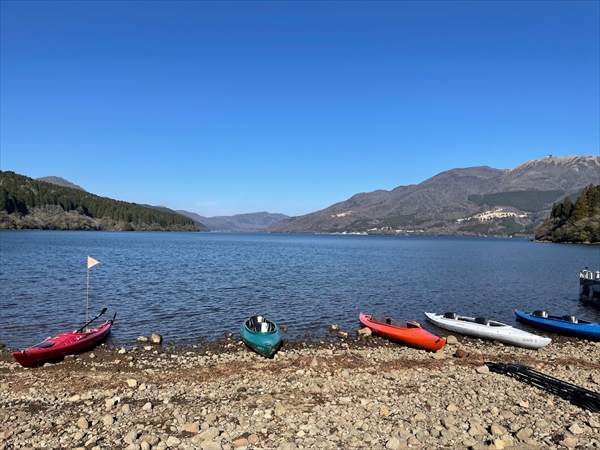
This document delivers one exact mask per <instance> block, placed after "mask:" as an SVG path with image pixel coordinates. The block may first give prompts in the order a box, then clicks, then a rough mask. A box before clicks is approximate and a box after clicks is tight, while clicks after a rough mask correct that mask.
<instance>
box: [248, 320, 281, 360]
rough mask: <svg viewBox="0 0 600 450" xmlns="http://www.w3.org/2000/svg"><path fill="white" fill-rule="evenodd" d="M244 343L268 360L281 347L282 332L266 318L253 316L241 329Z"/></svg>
mask: <svg viewBox="0 0 600 450" xmlns="http://www.w3.org/2000/svg"><path fill="white" fill-rule="evenodd" d="M240 334H241V335H242V341H244V343H245V344H246V345H247V346H248V347H250V348H251V349H252V350H254V351H255V352H256V353H258V354H260V355H263V356H264V357H266V358H268V357H270V356H271V355H273V353H275V352H276V351H277V349H278V348H279V345H281V331H279V327H278V326H277V325H275V323H274V322H271V321H270V320H267V319H266V318H265V317H264V316H252V317H250V318H249V319H247V320H245V321H244V323H243V324H242V326H241V328H240Z"/></svg>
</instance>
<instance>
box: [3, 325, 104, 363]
mask: <svg viewBox="0 0 600 450" xmlns="http://www.w3.org/2000/svg"><path fill="white" fill-rule="evenodd" d="M112 324H113V321H112V320H107V321H106V322H104V323H102V324H101V325H99V326H98V327H97V328H90V329H89V330H87V331H86V332H81V333H79V332H78V331H79V330H73V331H68V332H66V333H60V334H58V335H56V336H54V337H49V338H48V339H46V340H45V341H43V342H40V343H39V344H37V345H36V346H34V347H31V348H28V349H27V350H23V351H19V352H13V354H12V356H13V358H14V359H15V360H16V361H17V362H18V363H19V364H21V365H22V366H23V367H36V366H39V365H41V364H44V363H46V362H48V361H54V360H57V359H59V358H62V357H64V356H66V355H72V354H76V353H80V352H83V351H85V350H88V349H90V348H92V347H94V346H95V345H97V344H99V343H100V342H102V341H104V340H105V339H106V338H107V337H108V335H109V334H110V328H111V326H112Z"/></svg>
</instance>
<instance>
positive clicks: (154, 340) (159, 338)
mask: <svg viewBox="0 0 600 450" xmlns="http://www.w3.org/2000/svg"><path fill="white" fill-rule="evenodd" d="M162 341H163V337H162V336H161V335H160V334H158V333H152V335H151V336H150V342H152V343H153V344H155V345H158V344H162Z"/></svg>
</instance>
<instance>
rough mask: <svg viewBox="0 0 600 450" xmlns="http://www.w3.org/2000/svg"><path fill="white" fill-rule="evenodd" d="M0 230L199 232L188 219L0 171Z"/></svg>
mask: <svg viewBox="0 0 600 450" xmlns="http://www.w3.org/2000/svg"><path fill="white" fill-rule="evenodd" d="M0 228H1V229H71V230H81V229H97V230H122V231H134V230H154V231H205V230H206V228H204V229H203V230H200V229H199V228H198V227H197V226H196V224H195V222H194V221H193V220H192V219H190V218H189V217H185V216H182V215H179V214H175V213H169V212H165V211H160V210H158V209H154V208H148V207H144V206H141V205H138V204H136V203H129V202H123V201H119V200H113V199H110V198H106V197H100V196H98V195H94V194H90V193H88V192H86V191H83V190H79V189H74V188H69V187H64V186H58V185H56V184H52V183H47V182H45V181H38V180H34V179H33V178H29V177H26V176H23V175H19V174H16V173H14V172H10V171H0Z"/></svg>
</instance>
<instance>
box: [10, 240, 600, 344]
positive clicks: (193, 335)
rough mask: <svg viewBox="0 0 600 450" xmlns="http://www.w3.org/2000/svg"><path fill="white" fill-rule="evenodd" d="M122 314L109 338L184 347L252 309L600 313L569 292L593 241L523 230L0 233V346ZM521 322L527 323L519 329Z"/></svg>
mask: <svg viewBox="0 0 600 450" xmlns="http://www.w3.org/2000/svg"><path fill="white" fill-rule="evenodd" d="M88 255H90V256H92V257H93V258H95V259H97V260H98V261H100V264H98V265H96V266H94V267H92V268H91V269H90V270H89V305H90V318H91V317H93V316H95V315H96V314H97V313H98V312H99V311H100V310H101V309H102V308H103V307H107V308H108V312H107V314H106V315H105V316H106V317H107V318H108V317H109V315H110V316H112V314H113V313H114V312H116V311H118V316H117V321H116V322H115V326H114V327H113V332H112V334H111V336H110V338H109V343H110V344H112V345H127V346H131V345H135V339H136V338H137V337H138V336H140V335H145V336H149V335H150V334H151V333H153V332H157V333H160V334H162V335H163V337H164V339H165V341H173V342H175V343H176V344H181V345H191V344H197V343H203V342H214V341H217V340H221V339H223V337H224V334H225V333H227V332H231V333H233V334H234V337H239V326H240V324H241V323H242V321H243V320H244V319H245V318H247V317H248V316H250V315H252V314H254V313H260V314H263V315H266V316H267V317H269V318H271V319H272V320H274V321H275V322H276V323H278V324H279V325H280V326H286V327H288V329H289V331H288V333H287V334H286V335H285V337H286V338H288V339H291V340H295V339H326V338H328V337H329V331H328V325H329V324H333V323H336V324H339V326H340V329H342V330H345V331H350V332H352V333H354V332H355V331H356V330H357V329H359V328H360V323H359V321H358V314H359V312H361V311H363V312H366V313H384V314H387V315H391V316H394V317H399V318H404V319H408V320H417V321H419V322H421V323H422V324H423V325H424V326H425V327H426V328H428V329H430V330H432V331H434V332H437V333H438V334H444V333H443V332H442V331H441V330H439V329H436V328H435V327H434V326H432V325H429V324H427V323H426V322H425V317H424V315H423V312H425V311H430V312H441V313H443V312H446V311H456V312H459V313H460V314H464V315H475V316H483V317H489V318H493V319H495V320H500V321H502V322H506V323H509V324H512V325H515V324H516V322H515V315H514V310H515V309H524V310H528V311H530V310H534V309H545V310H547V311H549V312H550V313H553V314H561V315H562V314H573V315H575V316H578V317H582V318H583V317H585V318H588V319H592V320H594V321H600V312H599V311H598V310H596V309H593V308H591V307H589V306H584V305H581V304H580V303H579V302H578V298H577V297H578V290H579V279H578V276H579V271H580V270H581V269H583V268H584V267H585V266H589V267H590V269H594V270H600V247H599V246H582V245H560V244H540V243H534V242H530V241H528V240H525V239H490V238H453V237H391V236H390V237H385V236H344V235H279V234H275V235H273V234H228V233H150V232H149V233H143V232H139V233H134V232H131V233H127V232H122V233H120V232H75V231H73V232H72V231H2V232H0V286H1V287H0V342H1V343H4V344H6V345H7V347H9V348H23V347H27V346H30V345H33V344H35V343H37V342H39V341H41V340H43V339H45V338H46V337H48V336H51V335H55V334H56V333H58V332H62V331H66V330H68V329H73V328H76V327H77V326H81V325H83V323H85V317H86V275H87V266H86V261H87V256H88ZM517 326H518V327H520V328H525V329H527V327H526V326H524V325H522V324H518V325H517Z"/></svg>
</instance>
